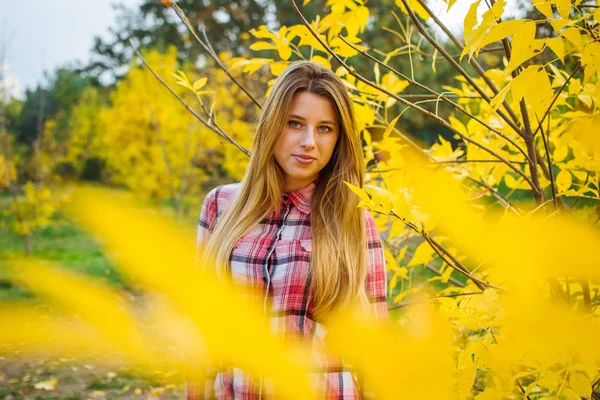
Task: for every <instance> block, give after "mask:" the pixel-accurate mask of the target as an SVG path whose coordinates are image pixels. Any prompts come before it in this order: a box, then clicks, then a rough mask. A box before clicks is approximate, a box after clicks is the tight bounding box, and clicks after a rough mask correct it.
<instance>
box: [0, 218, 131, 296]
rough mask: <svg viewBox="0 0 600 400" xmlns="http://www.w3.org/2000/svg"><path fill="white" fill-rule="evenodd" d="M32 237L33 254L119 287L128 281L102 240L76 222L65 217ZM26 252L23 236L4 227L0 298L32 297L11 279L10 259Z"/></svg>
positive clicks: (0, 242) (0, 247) (1, 229)
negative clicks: (8, 267) (85, 230)
mask: <svg viewBox="0 0 600 400" xmlns="http://www.w3.org/2000/svg"><path fill="white" fill-rule="evenodd" d="M60 221H61V222H59V223H58V224H56V225H52V226H49V227H46V228H44V229H42V230H40V231H38V232H36V233H35V234H34V235H33V236H32V239H31V241H32V246H31V249H32V254H31V256H32V257H35V258H38V259H42V260H47V261H51V262H54V263H56V264H57V265H60V266H62V267H64V268H67V269H69V270H72V271H76V272H80V273H82V274H84V275H88V276H92V277H94V278H97V279H98V280H99V281H101V282H103V283H107V284H109V285H110V286H113V287H116V288H125V287H126V284H125V281H124V280H123V278H122V276H121V275H120V274H119V271H118V270H117V269H116V268H115V266H114V263H112V262H111V261H110V259H109V258H108V257H107V256H106V255H105V254H104V253H103V252H102V249H101V247H100V246H99V243H98V242H97V241H96V240H95V239H94V238H93V237H92V236H90V235H89V234H88V233H86V232H83V231H81V230H80V229H79V228H78V227H77V226H76V225H75V224H74V223H73V222H72V221H69V220H65V219H64V218H62V219H61V220H60ZM24 255H25V252H24V245H23V239H22V238H21V237H20V236H18V235H16V234H15V233H14V232H12V231H11V230H10V229H9V228H8V227H7V226H0V301H6V300H17V299H25V298H30V297H31V294H30V293H29V292H28V291H27V289H25V288H24V287H21V286H18V285H16V284H14V283H11V282H10V274H9V272H8V271H7V269H6V267H5V265H3V264H4V263H5V262H6V260H10V259H14V258H15V257H22V256H24Z"/></svg>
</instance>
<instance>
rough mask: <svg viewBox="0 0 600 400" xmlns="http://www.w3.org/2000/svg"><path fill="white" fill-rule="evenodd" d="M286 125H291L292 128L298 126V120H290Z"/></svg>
mask: <svg viewBox="0 0 600 400" xmlns="http://www.w3.org/2000/svg"><path fill="white" fill-rule="evenodd" d="M288 125H289V126H291V127H292V128H299V127H300V122H298V121H290V122H288Z"/></svg>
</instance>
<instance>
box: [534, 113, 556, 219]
mask: <svg viewBox="0 0 600 400" xmlns="http://www.w3.org/2000/svg"><path fill="white" fill-rule="evenodd" d="M536 118H537V116H536ZM538 126H539V128H540V129H541V130H540V133H541V135H542V142H543V143H544V150H545V151H546V161H547V163H548V171H549V173H550V188H551V189H552V201H553V202H554V209H558V202H557V201H556V184H555V180H554V171H552V160H551V157H550V149H549V148H548V139H547V138H546V135H545V134H544V129H543V128H542V123H541V122H540V120H539V119H538Z"/></svg>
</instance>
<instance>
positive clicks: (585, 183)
mask: <svg viewBox="0 0 600 400" xmlns="http://www.w3.org/2000/svg"><path fill="white" fill-rule="evenodd" d="M589 179H590V171H587V174H586V175H585V182H583V185H582V186H583V187H585V185H587V183H588V181H589ZM579 199H581V196H577V197H576V198H575V200H573V202H572V203H571V205H570V206H569V208H573V207H575V204H577V202H578V201H579Z"/></svg>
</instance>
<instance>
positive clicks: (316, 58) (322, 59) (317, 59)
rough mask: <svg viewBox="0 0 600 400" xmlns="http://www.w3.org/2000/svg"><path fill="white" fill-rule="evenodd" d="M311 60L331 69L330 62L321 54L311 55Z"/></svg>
mask: <svg viewBox="0 0 600 400" xmlns="http://www.w3.org/2000/svg"><path fill="white" fill-rule="evenodd" d="M311 61H314V62H316V63H319V64H321V65H324V66H326V67H327V68H329V69H331V63H330V62H329V60H328V59H327V58H325V57H321V56H313V57H312V58H311Z"/></svg>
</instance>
